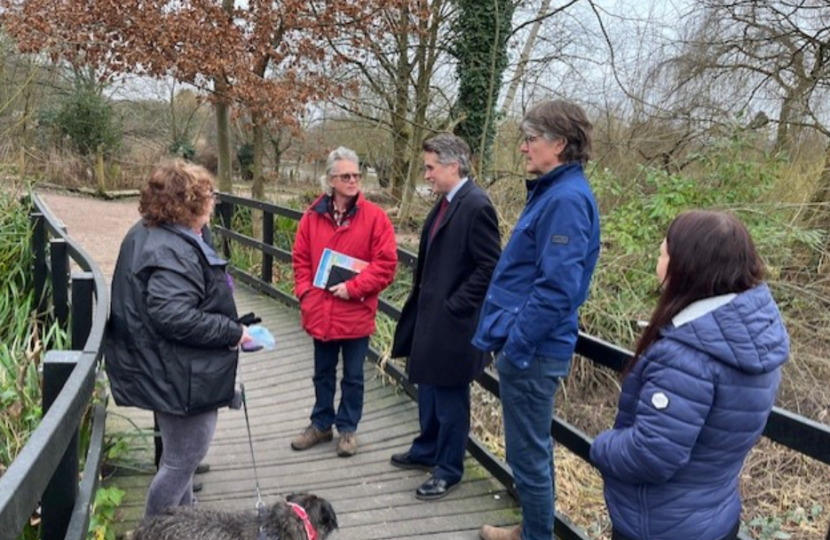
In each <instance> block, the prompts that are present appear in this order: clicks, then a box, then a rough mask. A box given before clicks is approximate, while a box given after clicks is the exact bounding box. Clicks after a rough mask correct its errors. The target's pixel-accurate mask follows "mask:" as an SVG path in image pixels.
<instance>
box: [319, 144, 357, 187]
mask: <svg viewBox="0 0 830 540" xmlns="http://www.w3.org/2000/svg"><path fill="white" fill-rule="evenodd" d="M343 159H345V160H346V161H351V162H352V163H354V164H355V165H357V168H358V169H360V158H358V157H357V152H355V151H354V150H351V149H349V148H346V147H345V146H338V147H337V148H335V149H334V150H332V151H331V152H329V157H328V158H326V174H325V176H321V177H320V186H321V187H322V188H323V191H324V192H325V193H326V194H328V195H331V191H332V190H331V186H330V185H329V178H330V177H331V173H332V172H333V171H334V164H335V163H337V162H338V161H340V160H343Z"/></svg>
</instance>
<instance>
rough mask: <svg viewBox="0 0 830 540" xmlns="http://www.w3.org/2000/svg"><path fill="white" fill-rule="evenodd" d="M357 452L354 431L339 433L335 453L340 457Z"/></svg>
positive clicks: (349, 455) (350, 455)
mask: <svg viewBox="0 0 830 540" xmlns="http://www.w3.org/2000/svg"><path fill="white" fill-rule="evenodd" d="M355 454H357V437H355V435H354V433H341V434H340V440H338V441H337V455H338V456H340V457H352V456H353V455H355Z"/></svg>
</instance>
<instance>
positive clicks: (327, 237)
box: [294, 193, 398, 341]
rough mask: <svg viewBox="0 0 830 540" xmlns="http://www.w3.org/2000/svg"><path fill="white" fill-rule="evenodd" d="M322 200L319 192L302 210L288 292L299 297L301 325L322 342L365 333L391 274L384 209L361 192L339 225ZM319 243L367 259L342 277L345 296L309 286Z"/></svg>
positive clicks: (394, 258)
mask: <svg viewBox="0 0 830 540" xmlns="http://www.w3.org/2000/svg"><path fill="white" fill-rule="evenodd" d="M328 204H329V196H328V195H323V196H321V197H320V198H319V199H317V200H316V201H315V202H314V203H313V204H312V205H311V206H310V207H309V209H308V210H306V213H305V214H304V215H303V217H302V219H301V220H300V226H299V228H298V229H297V237H296V239H295V241H294V294H296V295H297V298H299V299H300V312H301V313H302V323H303V328H304V329H305V331H306V332H308V333H309V334H310V335H311V337H313V338H315V339H319V340H322V341H332V340H337V339H354V338H362V337H366V336H369V335H371V334H372V333H374V331H375V313H376V312H377V309H378V294H380V292H381V291H382V290H383V289H385V288H386V287H388V286H389V285H390V284H391V283H392V280H393V279H394V277H395V268H396V267H397V264H398V252H397V244H396V242H395V230H394V228H393V227H392V222H391V221H389V216H387V215H386V212H384V211H383V210H382V209H381V208H380V207H378V206H377V205H375V204H372V203H371V202H369V201H367V200H366V199H364V198H363V194H362V193H358V195H357V201H356V202H355V205H354V208H353V209H352V210H351V211H350V212H349V214H348V216H346V217H345V218H343V224H342V225H341V226H340V227H337V225H336V224H335V223H334V219H333V218H332V217H331V215H330V214H329V211H328ZM325 248H330V249H332V250H334V251H338V252H340V253H344V254H346V255H349V256H351V257H355V258H358V259H362V260H364V261H366V262H368V263H369V266H367V267H366V268H364V269H363V271H362V272H360V274H358V275H357V276H356V277H355V278H353V279H350V280H349V281H347V282H346V288H347V289H348V291H349V300H342V299H340V298H335V297H334V295H332V294H331V293H330V292H329V291H327V290H325V289H321V288H318V287H315V286H314V285H312V282H313V281H314V274H315V272H316V271H317V266H318V265H319V263H320V258H321V257H322V255H323V250H324V249H325Z"/></svg>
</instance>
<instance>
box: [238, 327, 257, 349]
mask: <svg viewBox="0 0 830 540" xmlns="http://www.w3.org/2000/svg"><path fill="white" fill-rule="evenodd" d="M253 340H254V338H252V337H251V334H249V333H248V327H247V326H245V325H244V324H243V325H242V337H241V338H240V339H239V343H237V344H236V346H237V347H241V346H242V344H243V343H248V342H250V341H253Z"/></svg>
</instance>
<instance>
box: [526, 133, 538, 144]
mask: <svg viewBox="0 0 830 540" xmlns="http://www.w3.org/2000/svg"><path fill="white" fill-rule="evenodd" d="M537 140H539V136H538V135H525V136H524V141H525V144H530V143H532V142H536V141H537Z"/></svg>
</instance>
